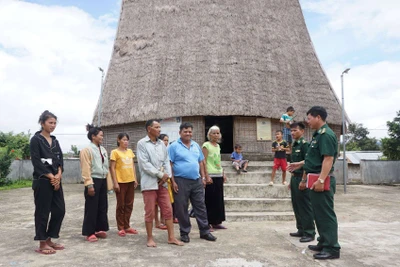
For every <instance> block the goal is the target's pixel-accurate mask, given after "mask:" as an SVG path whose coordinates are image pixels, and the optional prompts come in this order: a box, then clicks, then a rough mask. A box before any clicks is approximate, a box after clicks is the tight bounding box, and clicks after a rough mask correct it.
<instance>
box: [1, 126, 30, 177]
mask: <svg viewBox="0 0 400 267" xmlns="http://www.w3.org/2000/svg"><path fill="white" fill-rule="evenodd" d="M30 136H31V135H30V133H29V132H28V134H25V133H19V134H13V133H12V132H10V133H3V132H0V185H4V184H7V179H6V177H7V175H8V174H9V173H10V166H11V163H12V162H13V160H14V159H25V158H28V157H29V155H30V150H29V140H30Z"/></svg>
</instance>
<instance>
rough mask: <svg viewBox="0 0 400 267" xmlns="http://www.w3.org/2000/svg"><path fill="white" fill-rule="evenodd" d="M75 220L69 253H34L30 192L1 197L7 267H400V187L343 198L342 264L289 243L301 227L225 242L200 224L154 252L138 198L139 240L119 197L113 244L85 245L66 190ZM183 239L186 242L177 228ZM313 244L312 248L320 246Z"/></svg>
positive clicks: (249, 225) (255, 226) (79, 195)
mask: <svg viewBox="0 0 400 267" xmlns="http://www.w3.org/2000/svg"><path fill="white" fill-rule="evenodd" d="M64 192H65V200H66V208H67V213H66V216H65V219H64V223H63V227H62V229H61V239H60V240H59V241H60V242H62V243H63V244H64V245H65V246H66V249H65V250H63V251H58V252H57V253H56V254H55V255H40V254H37V253H35V252H34V249H35V248H36V245H37V243H36V242H34V241H33V235H34V224H33V212H34V205H33V196H32V190H31V189H29V188H24V189H16V190H12V191H0V237H1V242H0V266H55V265H57V266H135V267H136V266H137V267H139V266H154V267H157V266H191V267H197V266H209V267H213V266H221V267H225V266H226V267H228V266H229V267H231V266H233V267H234V266H249V267H259V266H352V267H355V266H399V262H400V212H399V209H400V208H399V207H400V187H387V186H348V194H346V195H344V194H343V193H342V192H343V187H339V188H338V193H337V195H336V202H335V205H336V207H335V208H336V212H337V215H338V220H339V242H340V244H341V246H342V251H341V258H340V259H338V260H330V261H315V260H314V259H313V257H312V253H311V251H309V250H307V249H305V248H306V244H301V243H299V242H298V239H297V238H292V237H289V235H288V233H289V232H290V231H294V230H295V228H294V222H293V221H292V222H290V221H289V222H226V223H225V225H226V226H227V227H228V228H229V229H228V230H218V231H216V232H215V236H217V237H218V240H217V242H208V241H205V240H202V239H200V238H199V232H198V229H197V226H196V223H195V220H194V219H193V221H192V223H193V224H194V226H195V227H193V230H192V233H191V235H190V236H191V242H190V243H189V244H185V246H184V247H177V246H173V245H168V244H167V235H166V232H165V231H162V230H158V229H156V230H154V233H155V239H156V241H157V242H158V247H157V248H147V247H146V234H145V228H144V223H143V201H142V197H141V195H140V193H138V194H137V195H136V199H135V204H134V213H133V215H132V221H133V226H134V227H135V228H136V229H138V230H139V235H135V236H127V237H124V238H122V237H119V236H118V235H117V230H116V223H115V219H114V214H115V211H114V210H115V196H114V195H110V197H109V200H110V209H109V219H110V226H111V230H110V231H109V238H107V239H105V240H100V241H99V242H97V243H88V242H85V241H84V239H83V237H82V236H81V235H80V232H81V225H82V219H83V205H84V198H83V186H82V185H66V186H65V187H64ZM175 232H176V236H178V235H179V232H178V226H177V225H175ZM315 243H316V242H313V243H312V244H315Z"/></svg>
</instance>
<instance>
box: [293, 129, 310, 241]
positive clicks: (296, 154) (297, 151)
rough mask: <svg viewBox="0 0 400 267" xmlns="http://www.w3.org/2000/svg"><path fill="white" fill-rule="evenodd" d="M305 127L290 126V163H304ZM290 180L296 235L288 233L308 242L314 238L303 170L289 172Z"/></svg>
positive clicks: (306, 147) (306, 146)
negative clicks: (291, 140)
mask: <svg viewBox="0 0 400 267" xmlns="http://www.w3.org/2000/svg"><path fill="white" fill-rule="evenodd" d="M304 129H305V126H304V124H303V123H301V122H295V123H293V124H291V125H290V130H291V133H292V137H293V140H294V142H293V145H292V158H291V162H301V161H303V162H304V159H305V157H306V154H307V150H308V142H307V141H306V140H304V138H303V134H304ZM288 169H289V171H291V172H292V178H291V180H290V194H291V197H292V206H293V211H294V215H295V217H296V227H297V232H296V233H290V236H295V237H301V238H300V242H310V241H313V240H314V237H315V226H314V215H313V210H312V207H311V200H310V190H309V189H308V188H306V181H307V180H306V179H303V171H304V170H303V168H300V169H297V170H291V167H290V166H289V168H288Z"/></svg>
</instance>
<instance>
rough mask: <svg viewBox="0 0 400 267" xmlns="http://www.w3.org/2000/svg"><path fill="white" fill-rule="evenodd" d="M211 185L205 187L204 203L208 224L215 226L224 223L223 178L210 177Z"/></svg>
mask: <svg viewBox="0 0 400 267" xmlns="http://www.w3.org/2000/svg"><path fill="white" fill-rule="evenodd" d="M212 180H213V183H212V184H208V185H207V186H206V194H205V202H206V208H207V218H208V223H209V224H211V225H217V224H220V223H222V222H223V221H225V203H224V178H223V177H222V176H221V177H212Z"/></svg>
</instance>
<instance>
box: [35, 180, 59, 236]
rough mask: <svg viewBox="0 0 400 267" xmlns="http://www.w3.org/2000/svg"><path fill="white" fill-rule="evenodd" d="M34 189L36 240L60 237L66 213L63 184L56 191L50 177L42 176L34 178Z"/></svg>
mask: <svg viewBox="0 0 400 267" xmlns="http://www.w3.org/2000/svg"><path fill="white" fill-rule="evenodd" d="M32 189H33V197H34V200H35V232H36V234H35V238H34V240H40V241H45V240H47V239H48V238H58V237H59V233H60V229H61V224H62V221H63V219H64V215H65V202H64V193H63V189H62V185H61V184H60V189H59V190H58V191H54V187H53V186H52V185H51V183H50V180H49V179H47V178H40V179H35V180H33V182H32ZM50 214H51V218H50V221H49V217H50Z"/></svg>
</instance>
